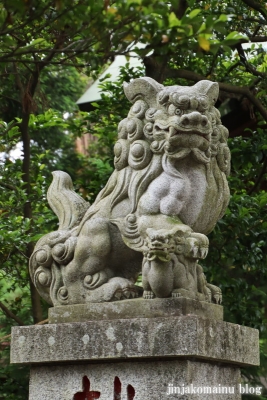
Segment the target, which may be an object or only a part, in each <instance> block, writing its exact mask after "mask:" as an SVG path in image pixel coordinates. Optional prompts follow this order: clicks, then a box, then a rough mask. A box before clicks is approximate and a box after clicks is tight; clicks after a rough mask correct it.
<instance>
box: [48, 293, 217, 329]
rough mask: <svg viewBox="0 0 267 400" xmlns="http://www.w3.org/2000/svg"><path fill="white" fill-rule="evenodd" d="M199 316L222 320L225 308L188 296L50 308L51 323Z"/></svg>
mask: <svg viewBox="0 0 267 400" xmlns="http://www.w3.org/2000/svg"><path fill="white" fill-rule="evenodd" d="M182 315H197V316H198V317H202V318H209V319H213V320H219V321H221V320H223V307H222V306H219V305H218V304H212V303H207V302H205V301H198V300H193V299H187V298H186V297H178V298H167V299H157V298H156V299H151V300H145V299H143V298H139V299H131V300H120V301H115V302H114V301H111V302H105V303H87V304H73V305H67V306H57V307H53V308H50V309H49V312H48V318H49V323H50V324H58V323H62V322H85V321H103V320H111V319H112V320H114V319H133V318H161V317H169V318H172V317H179V316H182Z"/></svg>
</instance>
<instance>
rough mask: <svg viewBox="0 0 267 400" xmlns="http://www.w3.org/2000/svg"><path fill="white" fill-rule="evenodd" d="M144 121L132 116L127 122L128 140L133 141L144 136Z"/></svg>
mask: <svg viewBox="0 0 267 400" xmlns="http://www.w3.org/2000/svg"><path fill="white" fill-rule="evenodd" d="M143 126H144V125H143V122H142V121H141V120H140V119H138V118H130V119H128V122H127V126H126V129H127V133H128V136H127V137H128V140H129V141H130V142H131V143H133V142H134V141H135V140H137V139H141V138H142V136H143Z"/></svg>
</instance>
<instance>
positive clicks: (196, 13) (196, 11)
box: [188, 8, 202, 19]
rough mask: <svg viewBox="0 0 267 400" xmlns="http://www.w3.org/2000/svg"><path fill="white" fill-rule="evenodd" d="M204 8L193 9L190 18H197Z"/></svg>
mask: <svg viewBox="0 0 267 400" xmlns="http://www.w3.org/2000/svg"><path fill="white" fill-rule="evenodd" d="M201 11H202V10H201V9H200V8H196V9H195V10H193V11H191V12H190V14H189V15H188V17H189V18H190V19H193V18H195V17H196V16H197V15H198V14H199V13H200V12H201Z"/></svg>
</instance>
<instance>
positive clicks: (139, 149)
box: [128, 140, 152, 170]
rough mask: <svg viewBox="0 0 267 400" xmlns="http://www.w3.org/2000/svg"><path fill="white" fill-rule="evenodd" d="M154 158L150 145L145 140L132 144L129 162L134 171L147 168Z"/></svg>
mask: <svg viewBox="0 0 267 400" xmlns="http://www.w3.org/2000/svg"><path fill="white" fill-rule="evenodd" d="M151 158H152V152H151V150H150V145H149V144H148V143H147V142H146V141H145V140H136V141H135V142H134V143H132V144H131V147H130V153H129V158H128V162H129V165H130V167H132V168H133V169H137V170H140V169H143V168H145V167H146V166H147V165H148V164H149V163H150V160H151Z"/></svg>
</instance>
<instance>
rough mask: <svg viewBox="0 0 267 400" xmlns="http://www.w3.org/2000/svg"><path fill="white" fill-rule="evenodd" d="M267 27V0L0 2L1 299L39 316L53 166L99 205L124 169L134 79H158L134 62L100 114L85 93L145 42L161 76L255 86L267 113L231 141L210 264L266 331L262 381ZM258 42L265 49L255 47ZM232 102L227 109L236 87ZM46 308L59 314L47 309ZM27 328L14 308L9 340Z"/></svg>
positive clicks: (4, 368)
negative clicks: (83, 140) (121, 129)
mask: <svg viewBox="0 0 267 400" xmlns="http://www.w3.org/2000/svg"><path fill="white" fill-rule="evenodd" d="M248 4H250V6H249V5H248ZM266 21H267V11H266V7H265V4H264V2H263V1H260V2H248V1H247V0H246V1H245V0H244V1H242V0H240V1H236V2H218V1H217V0H211V1H209V2H207V1H205V0H203V1H202V0H201V1H199V2H197V4H196V2H195V1H194V0H188V1H187V2H183V1H177V0H171V1H168V2H163V1H156V0H149V1H148V0H118V1H115V2H109V1H104V2H103V1H83V0H41V1H40V0H31V1H18V0H9V1H6V2H3V1H0V43H1V46H0V48H1V51H0V74H1V77H2V80H1V89H0V96H1V107H0V118H1V121H0V151H1V152H2V153H4V154H3V155H2V161H1V163H0V188H1V196H0V239H1V240H0V261H1V267H0V301H1V302H3V303H4V304H5V305H6V306H7V307H8V309H9V310H10V311H11V312H13V313H14V314H15V315H16V316H18V317H19V318H20V319H22V320H23V322H24V323H25V324H31V323H33V317H32V314H31V309H32V308H34V307H32V306H33V302H32V301H31V299H30V288H29V275H28V269H27V263H28V260H27V257H28V256H29V250H30V248H31V247H32V245H33V244H34V242H36V241H37V240H38V238H39V237H40V236H41V235H43V234H44V233H46V232H48V231H51V230H53V229H56V227H57V225H56V224H57V221H56V218H55V216H54V215H53V214H52V212H51V210H50V209H49V208H48V207H47V202H46V192H47V187H48V186H49V183H50V182H51V171H52V170H56V169H60V170H65V171H66V172H68V173H69V174H70V175H71V177H72V178H73V180H74V182H75V184H76V188H77V190H79V192H81V194H82V195H83V196H84V197H85V198H87V199H89V200H90V201H93V200H94V198H95V196H96V195H97V194H98V192H99V191H100V190H101V188H102V187H103V186H104V185H105V183H106V181H107V179H108V177H109V176H110V174H111V172H112V169H113V152H112V148H113V144H114V142H115V140H116V138H117V125H118V123H119V122H120V120H121V119H123V118H125V116H126V115H127V112H128V109H129V104H127V103H126V101H125V96H124V94H123V90H122V82H123V81H129V80H130V79H131V78H136V77H138V76H140V75H144V71H143V70H133V69H129V68H126V69H123V70H122V72H121V77H120V79H119V80H118V82H116V83H114V82H113V83H110V82H108V81H105V80H104V81H103V83H102V87H103V90H104V92H103V95H102V100H101V102H99V104H95V107H96V108H95V110H94V111H93V112H90V113H88V114H87V113H79V112H78V110H77V107H76V105H75V104H74V101H75V100H77V98H78V97H79V96H80V94H81V93H82V91H83V90H84V89H83V88H84V86H85V79H84V75H83V74H84V73H87V74H90V75H91V76H92V77H95V76H96V75H97V74H98V72H99V71H100V69H101V68H102V66H103V65H104V64H105V63H106V62H107V61H110V60H112V59H113V57H114V56H115V55H116V54H127V53H128V51H129V49H132V48H134V47H135V45H136V43H137V42H139V43H143V44H144V47H143V48H141V49H140V48H139V49H136V51H137V53H139V54H140V55H141V56H142V57H143V58H145V65H146V74H148V75H149V76H151V77H154V78H155V79H158V80H159V81H161V82H163V81H164V83H165V84H186V85H188V84H191V83H192V81H196V80H198V79H200V77H205V78H206V79H211V80H216V81H220V82H221V83H222V84H228V85H229V86H228V87H226V89H227V88H228V91H227V93H228V95H229V98H231V97H232V96H233V97H235V98H238V100H240V97H241V99H242V96H244V93H241V92H240V91H239V89H240V88H242V87H249V88H250V89H251V91H250V94H251V96H250V98H249V101H251V102H253V105H254V108H255V109H254V110H252V107H251V104H247V106H248V107H250V112H251V113H252V114H253V113H254V112H255V110H256V111H258V112H259V113H260V115H261V116H260V115H259V114H258V116H257V119H258V122H259V123H258V125H257V127H255V128H253V130H252V131H251V132H245V133H244V136H243V137H233V138H231V140H230V146H231V151H232V174H231V178H230V180H229V182H230V188H231V202H230V204H229V207H228V209H227V212H226V215H225V217H224V218H223V219H222V220H221V221H220V222H219V223H218V225H217V226H216V228H215V230H214V231H213V233H212V234H211V235H210V252H209V255H208V258H207V259H206V260H205V263H203V266H204V268H205V271H206V274H207V277H208V280H209V281H210V282H214V283H219V284H220V286H221V288H222V290H223V296H224V307H225V318H226V320H228V321H231V322H234V323H239V324H245V325H248V326H253V327H256V328H258V329H259V330H260V335H261V357H262V364H261V369H258V370H257V371H256V372H255V370H254V371H250V370H249V369H246V370H245V371H244V375H245V376H246V377H247V378H248V379H249V380H250V382H252V381H253V379H257V376H266V374H267V362H266V357H267V356H266V354H267V350H266V343H267V332H266V326H267V321H266V318H267V317H266V315H267V308H266V303H267V299H266V296H267V282H266V276H267V275H266V269H267V267H266V265H267V263H266V253H267V248H266V230H267V223H266V218H265V213H266V202H267V196H266V191H265V190H266V183H265V180H266V166H267V162H266V160H267V154H266V151H267V142H266V122H267V118H266V114H264V110H265V113H266V108H267V100H266V99H267V96H266V87H267V79H266V70H267V58H266V51H265V50H264V47H263V46H261V45H258V44H252V43H254V42H256V41H257V40H258V41H260V42H262V41H263V39H264V37H265V35H266V33H265V29H266ZM257 38H258V39H257ZM262 38H263V39H262ZM256 39H257V40H256ZM245 42H250V43H251V44H252V45H251V46H250V47H248V48H245V47H242V43H245ZM185 69H186V70H187V72H189V74H185V73H184V70H185ZM81 72H82V73H83V74H81ZM188 81H189V82H188ZM224 89H225V86H224ZM226 89H225V90H226ZM229 92H230V94H229ZM220 96H221V97H222V99H221V100H220V101H222V102H223V101H224V98H225V92H223V91H222V92H221V94H220ZM243 100H246V101H247V100H248V99H247V98H246V99H243ZM243 103H245V101H243ZM247 103H248V101H247ZM251 110H252V111H251ZM64 113H68V118H67V119H64V117H63V114H64ZM252 116H253V115H252ZM264 119H265V121H264ZM86 132H89V133H90V134H91V135H92V136H91V139H92V141H91V142H90V147H89V149H88V154H87V155H78V154H77V152H75V146H74V141H75V139H76V138H77V137H80V136H82V135H83V133H86ZM93 139H94V140H93ZM21 140H22V141H23V146H24V150H25V149H27V146H29V148H30V152H28V153H29V154H28V153H27V151H26V152H25V153H24V158H22V159H20V158H17V159H16V160H12V158H11V155H10V154H11V153H10V151H11V150H12V149H14V148H15V147H16V146H18V145H19V144H20V143H21ZM27 157H28V158H27ZM27 205H30V206H31V213H30V214H29V213H28V214H27V212H26V211H25V210H26V208H27ZM41 307H42V309H43V312H44V314H43V315H45V312H46V307H47V306H45V305H44V304H43V303H42V305H41ZM15 324H16V322H15V321H14V320H12V319H11V318H8V317H6V316H5V315H4V313H3V312H1V311H0V325H1V326H2V328H1V330H0V336H3V335H5V334H8V333H9V332H10V327H11V326H12V325H15ZM7 340H8V339H7ZM2 348H4V350H3V351H1V359H0V363H2V364H1V368H0V385H1V395H0V399H1V400H2V398H3V399H21V400H22V399H23V400H26V398H27V390H28V388H27V386H28V384H27V382H26V381H25V376H27V374H28V370H27V369H25V368H17V367H16V368H15V367H10V366H8V364H7V359H8V350H9V349H8V346H4V347H3V346H2ZM255 382H256V381H255ZM247 398H248V397H247ZM262 398H264V397H262Z"/></svg>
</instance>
